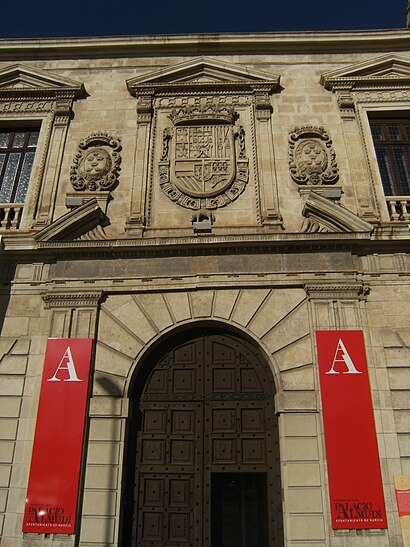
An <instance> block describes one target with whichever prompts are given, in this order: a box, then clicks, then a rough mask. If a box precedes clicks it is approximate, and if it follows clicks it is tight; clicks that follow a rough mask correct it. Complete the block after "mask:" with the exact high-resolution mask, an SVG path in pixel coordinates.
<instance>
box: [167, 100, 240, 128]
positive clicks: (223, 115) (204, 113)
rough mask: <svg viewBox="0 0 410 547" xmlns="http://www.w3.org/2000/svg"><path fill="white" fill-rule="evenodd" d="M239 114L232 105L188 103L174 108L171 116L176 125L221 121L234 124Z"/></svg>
mask: <svg viewBox="0 0 410 547" xmlns="http://www.w3.org/2000/svg"><path fill="white" fill-rule="evenodd" d="M236 117H237V114H236V112H235V109H234V108H233V107H232V106H217V105H209V104H205V105H192V106H191V105H188V106H185V107H180V108H174V109H173V110H172V111H171V113H170V115H169V118H170V120H171V121H172V123H173V124H174V125H182V124H189V123H198V122H215V121H216V122H220V123H229V124H233V123H234V121H235V119H236Z"/></svg>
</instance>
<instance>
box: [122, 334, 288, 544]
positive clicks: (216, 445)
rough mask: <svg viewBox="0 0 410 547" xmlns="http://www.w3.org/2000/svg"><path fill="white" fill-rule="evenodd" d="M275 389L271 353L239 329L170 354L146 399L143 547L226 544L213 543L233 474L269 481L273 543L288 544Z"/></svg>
mask: <svg viewBox="0 0 410 547" xmlns="http://www.w3.org/2000/svg"><path fill="white" fill-rule="evenodd" d="M273 395H274V385H273V379H272V376H271V373H270V371H269V370H268V368H267V366H266V364H265V363H264V361H263V359H261V358H260V357H259V356H258V354H257V353H256V352H255V350H254V349H253V347H252V346H251V345H250V344H248V343H247V342H245V341H243V340H240V339H237V338H236V337H234V336H231V335H223V336H222V335H219V334H216V333H214V332H212V331H209V332H208V333H206V334H201V335H196V336H195V335H194V336H193V337H192V338H191V339H189V340H186V341H184V342H181V343H180V344H179V345H176V346H174V347H171V348H170V347H169V346H168V348H167V349H166V350H164V351H163V352H162V355H161V356H160V358H158V359H157V362H156V364H155V365H154V367H153V368H152V372H151V373H150V375H149V377H148V380H147V382H146V384H145V387H144V389H143V391H142V393H141V397H140V413H141V420H140V424H141V425H140V431H139V432H138V436H137V462H136V492H135V498H136V505H135V508H136V509H135V514H134V522H135V526H134V534H133V535H134V539H133V544H134V545H135V546H136V547H177V546H181V547H182V546H186V547H224V545H223V544H222V543H219V542H218V545H216V540H215V539H214V540H212V537H214V538H215V537H216V536H215V533H213V532H212V522H211V520H212V519H211V515H212V513H214V514H215V507H214V508H212V504H213V503H214V504H215V496H214V501H212V500H213V498H212V492H211V485H212V484H214V487H213V488H214V491H215V490H216V487H215V484H217V482H218V480H219V477H221V480H224V481H226V480H228V481H229V476H230V475H229V474H230V473H232V474H235V475H232V477H234V476H235V477H237V476H238V473H239V474H241V477H242V476H243V474H249V476H248V480H247V483H249V481H252V478H251V477H253V476H255V477H256V476H257V477H259V479H258V481H259V482H260V481H261V480H262V481H263V482H264V483H265V484H266V486H265V491H266V505H267V508H266V515H267V517H266V523H265V524H262V525H261V526H265V527H266V530H265V531H263V533H262V532H261V534H262V535H263V537H265V536H266V538H268V539H267V540H266V543H264V544H263V545H266V546H267V547H274V546H275V547H276V546H279V545H282V544H283V539H282V536H283V533H282V517H281V498H280V471H279V450H278V435H277V421H276V417H275V414H274V407H273ZM259 497H260V496H259ZM219 517H220V518H222V517H223V515H222V516H221V515H219ZM219 517H218V521H220V518H219ZM214 520H215V519H214ZM261 537H262V536H261ZM241 541H243V542H244V543H243V544H241V545H238V546H237V547H253V543H252V544H251V543H249V544H247V543H246V540H241ZM213 544H214V545H213ZM260 544H261V545H262V543H260Z"/></svg>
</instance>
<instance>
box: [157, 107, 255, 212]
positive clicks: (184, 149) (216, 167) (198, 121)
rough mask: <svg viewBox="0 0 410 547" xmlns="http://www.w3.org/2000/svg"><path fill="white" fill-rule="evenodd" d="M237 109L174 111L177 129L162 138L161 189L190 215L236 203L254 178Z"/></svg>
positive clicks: (171, 129)
mask: <svg viewBox="0 0 410 547" xmlns="http://www.w3.org/2000/svg"><path fill="white" fill-rule="evenodd" d="M237 117H238V115H237V113H236V112H235V111H234V109H233V107H232V106H220V105H216V104H215V105H210V104H207V105H195V106H190V105H189V106H186V107H182V108H176V109H173V110H172V111H171V113H170V115H169V118H170V119H171V121H172V122H173V127H167V128H165V129H164V131H163V135H162V151H161V157H160V161H159V166H158V167H159V177H160V186H161V188H162V190H163V192H164V193H165V194H166V195H167V196H168V197H169V199H171V200H172V201H174V202H176V203H178V205H181V206H182V207H185V208H187V209H194V210H199V209H216V208H218V207H224V206H225V205H228V204H229V203H231V202H232V201H234V200H235V199H236V198H237V197H238V196H239V195H240V194H241V193H242V192H243V191H244V189H245V187H246V184H247V182H248V177H249V166H248V159H247V157H246V152H245V131H244V129H243V127H242V126H239V127H236V128H235V127H234V123H235V120H236V119H237Z"/></svg>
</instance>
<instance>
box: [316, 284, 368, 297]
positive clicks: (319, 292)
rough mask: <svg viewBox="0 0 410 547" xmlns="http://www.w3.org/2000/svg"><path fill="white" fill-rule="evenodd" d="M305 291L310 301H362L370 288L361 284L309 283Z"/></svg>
mask: <svg viewBox="0 0 410 547" xmlns="http://www.w3.org/2000/svg"><path fill="white" fill-rule="evenodd" d="M305 291H306V294H307V296H308V298H310V299H312V298H313V299H318V300H335V299H337V300H340V299H349V300H352V299H353V300H355V299H357V300H362V299H364V298H365V297H366V295H367V294H368V292H369V288H368V287H367V286H365V285H363V284H361V283H355V284H350V283H349V284H339V283H326V284H322V283H308V284H306V285H305Z"/></svg>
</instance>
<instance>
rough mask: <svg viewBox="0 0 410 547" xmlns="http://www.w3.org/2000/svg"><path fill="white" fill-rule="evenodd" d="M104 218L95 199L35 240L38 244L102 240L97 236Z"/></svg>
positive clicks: (41, 233) (60, 219) (61, 219)
mask: <svg viewBox="0 0 410 547" xmlns="http://www.w3.org/2000/svg"><path fill="white" fill-rule="evenodd" d="M104 218H105V215H104V213H103V211H102V210H101V209H100V206H99V205H98V202H97V200H96V199H95V198H94V199H91V200H89V201H87V202H86V203H85V204H84V205H81V206H80V207H76V208H75V209H73V210H72V211H70V212H68V213H67V214H65V215H63V216H62V217H60V218H58V219H57V220H55V221H54V222H53V223H52V224H50V226H47V227H46V228H43V230H41V231H40V232H37V234H36V235H35V236H34V239H35V240H36V241H38V242H52V241H74V240H76V239H102V238H101V237H98V235H97V234H96V228H97V227H100V226H101V222H102V221H103V220H104ZM97 231H98V230H97Z"/></svg>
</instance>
